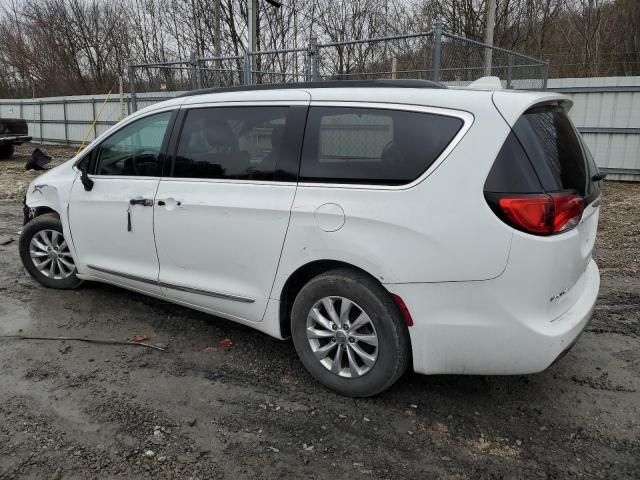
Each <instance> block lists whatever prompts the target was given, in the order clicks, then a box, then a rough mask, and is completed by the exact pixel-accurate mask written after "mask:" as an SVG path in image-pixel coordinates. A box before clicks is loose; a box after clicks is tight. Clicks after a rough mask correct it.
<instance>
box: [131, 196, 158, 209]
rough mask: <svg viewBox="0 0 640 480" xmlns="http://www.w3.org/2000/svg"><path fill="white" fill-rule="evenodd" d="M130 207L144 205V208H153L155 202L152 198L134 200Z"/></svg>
mask: <svg viewBox="0 0 640 480" xmlns="http://www.w3.org/2000/svg"><path fill="white" fill-rule="evenodd" d="M129 205H142V206H143V207H153V200H151V199H150V198H132V199H131V200H129Z"/></svg>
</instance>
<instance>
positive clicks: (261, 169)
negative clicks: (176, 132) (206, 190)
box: [172, 106, 299, 180]
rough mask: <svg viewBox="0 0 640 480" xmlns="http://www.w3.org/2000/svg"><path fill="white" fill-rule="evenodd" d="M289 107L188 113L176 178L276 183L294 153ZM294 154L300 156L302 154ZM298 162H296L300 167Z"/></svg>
mask: <svg viewBox="0 0 640 480" xmlns="http://www.w3.org/2000/svg"><path fill="white" fill-rule="evenodd" d="M291 111H292V109H291V108H290V107H287V106H247V107H213V108H194V109H192V110H189V111H188V112H187V115H186V119H185V120H184V124H183V127H182V132H181V134H180V140H179V142H178V147H177V151H176V155H175V162H174V165H173V171H172V176H173V177H179V178H210V179H235V180H274V179H276V176H277V175H276V173H277V171H278V169H279V168H281V166H282V165H283V164H284V163H287V164H289V163H290V160H291V159H290V158H289V157H290V156H292V152H293V151H294V150H295V148H294V149H292V148H290V147H291V145H289V143H296V144H297V145H298V147H297V148H299V140H298V141H295V139H293V140H292V141H291V142H289V140H287V138H286V135H285V133H286V131H287V130H286V129H287V118H288V116H289V114H290V112H291ZM295 155H299V150H298V151H297V153H296V154H295ZM297 161H298V159H297V158H295V162H296V163H297Z"/></svg>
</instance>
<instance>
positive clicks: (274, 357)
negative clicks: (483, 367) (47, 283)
mask: <svg viewBox="0 0 640 480" xmlns="http://www.w3.org/2000/svg"><path fill="white" fill-rule="evenodd" d="M29 148H30V147H29V146H24V147H22V148H21V149H20V150H19V155H18V156H17V157H16V159H15V161H2V162H0V198H2V199H3V200H1V201H0V238H1V237H5V238H6V237H13V238H14V239H15V240H16V241H13V242H12V243H9V244H7V245H4V246H0V334H5V335H6V334H18V333H22V334H25V335H46V336H81V337H85V336H86V337H92V338H112V339H118V340H125V339H128V338H130V337H132V336H133V335H147V336H149V337H150V342H152V343H155V344H164V345H166V346H167V348H168V352H167V353H164V352H161V351H156V350H148V349H145V348H143V347H133V346H120V345H95V344H89V343H80V342H71V341H68V342H58V341H25V340H22V341H20V340H7V339H4V340H0V479H9V478H34V479H35V478H38V479H41V478H55V479H62V478H64V479H67V478H78V479H79V478H96V477H100V478H115V477H120V478H146V477H149V478H228V479H236V478H240V479H242V478H246V479H249V478H251V479H254V478H265V479H271V478H277V477H281V478H331V479H334V480H336V479H347V478H375V479H378V478H381V479H384V478H389V479H395V478H398V479H400V478H402V479H414V478H415V479H418V478H420V479H424V478H452V479H467V478H469V479H471V478H474V479H475V478H569V477H570V478H589V479H591V478H607V479H610V478H635V479H637V478H640V319H639V317H640V278H639V275H638V269H639V260H640V245H639V241H638V238H639V237H640V184H624V183H615V182H608V183H606V185H605V189H604V199H603V207H602V213H601V226H600V234H599V238H598V242H597V246H596V251H595V257H596V259H597V261H598V263H599V265H600V268H601V272H602V287H601V291H600V298H599V301H598V303H597V307H596V311H595V314H594V318H593V320H592V322H591V323H590V324H589V326H588V327H587V330H586V332H585V333H584V335H583V336H582V337H581V338H580V340H579V341H578V343H577V345H576V346H575V347H574V349H573V350H571V351H570V352H569V354H568V355H567V356H565V357H564V358H563V359H562V360H561V361H560V362H559V363H557V364H556V365H554V366H552V367H551V368H549V369H548V370H547V371H545V372H543V373H540V374H537V375H530V376H510V377H481V376H475V377H466V376H432V377H426V376H420V375H416V374H412V373H409V374H407V375H406V376H405V377H403V378H402V379H401V380H400V382H399V383H398V384H397V385H396V386H394V387H393V388H391V389H390V390H389V391H387V392H385V393H383V394H381V395H379V396H378V397H376V398H373V399H367V400H353V399H348V398H344V397H340V396H337V395H335V394H332V393H330V392H328V391H326V390H324V389H323V388H322V387H320V386H319V385H318V384H317V383H316V382H314V380H313V379H312V378H310V376H309V375H308V374H307V373H306V372H305V371H304V369H303V367H302V365H301V364H300V362H299V361H298V359H297V357H296V354H295V351H294V348H293V346H292V344H291V343H290V342H280V341H277V340H273V339H271V338H268V337H266V336H264V335H262V334H260V333H257V332H254V331H251V330H249V329H247V328H243V327H241V326H238V325H235V324H233V323H231V322H228V321H225V320H221V319H217V318H215V317H210V316H207V315H204V314H201V313H197V312H194V311H191V310H187V309H185V308H182V307H178V306H175V305H172V304H169V303H164V302H161V301H158V300H155V299H152V298H148V297H145V296H142V295H139V294H135V293H132V292H128V291H126V290H120V289H118V288H115V287H111V286H108V285H101V284H94V283H86V284H85V285H84V286H83V287H82V288H81V289H79V290H76V291H55V290H47V289H45V288H42V287H40V286H39V285H37V284H36V283H35V282H34V281H33V280H32V279H31V278H30V277H29V276H28V275H27V274H26V273H25V271H24V270H23V268H22V266H21V264H20V260H19V258H18V252H17V232H18V231H19V230H20V228H21V225H22V213H21V205H20V203H19V200H20V199H21V197H22V194H23V192H24V188H25V187H26V185H27V183H28V181H30V179H31V178H33V177H34V174H32V173H26V172H24V170H23V164H24V160H25V158H26V155H25V154H26V153H27V152H28V151H29ZM46 150H48V151H49V153H51V154H53V155H54V156H56V161H60V160H63V159H64V158H68V157H69V156H71V155H70V154H69V149H67V150H65V149H60V148H56V149H53V148H47V149H46ZM227 338H228V339H231V341H232V342H233V345H231V346H229V347H228V348H225V347H224V346H222V345H221V344H220V342H221V341H222V340H223V339H227Z"/></svg>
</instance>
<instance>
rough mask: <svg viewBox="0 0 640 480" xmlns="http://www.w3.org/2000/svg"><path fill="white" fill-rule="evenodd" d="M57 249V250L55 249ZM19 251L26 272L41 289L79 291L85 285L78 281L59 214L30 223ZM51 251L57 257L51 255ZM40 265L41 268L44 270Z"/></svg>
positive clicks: (25, 230)
mask: <svg viewBox="0 0 640 480" xmlns="http://www.w3.org/2000/svg"><path fill="white" fill-rule="evenodd" d="M34 237H35V239H34ZM56 246H57V247H58V249H57V250H56V249H55V248H53V249H52V248H51V247H56ZM19 250H20V258H21V260H22V264H23V265H24V268H26V269H27V272H29V275H31V276H32V277H33V278H34V279H35V280H37V281H38V283H40V284H41V285H43V286H45V287H47V288H58V289H63V290H65V289H73V288H78V287H79V286H80V285H81V284H82V280H80V279H79V278H78V277H76V268H75V263H74V261H73V258H72V257H71V253H70V252H69V248H68V246H67V245H66V242H65V241H64V237H63V236H62V223H61V222H60V218H58V216H57V215H56V214H53V213H46V214H44V215H40V216H39V217H36V218H34V219H33V220H31V221H29V222H28V223H27V224H26V225H25V226H24V228H23V230H22V233H21V234H20V243H19ZM51 250H54V252H55V253H53V254H51V253H49V254H48V255H47V252H48V251H51ZM32 254H33V256H32ZM58 258H59V260H57V259H58ZM40 259H42V260H40ZM36 262H37V263H40V264H41V267H40V268H38V266H37V265H36ZM52 264H53V273H52V271H51V265H52Z"/></svg>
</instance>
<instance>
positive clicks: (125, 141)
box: [91, 112, 172, 177]
mask: <svg viewBox="0 0 640 480" xmlns="http://www.w3.org/2000/svg"><path fill="white" fill-rule="evenodd" d="M171 114H172V112H162V113H157V114H155V115H149V116H148V117H144V118H141V119H140V120H136V121H135V122H132V123H130V124H129V125H127V126H126V127H123V128H121V129H120V130H118V131H117V132H116V133H114V134H113V135H111V136H110V137H108V138H106V139H105V140H104V141H103V142H102V143H100V145H98V147H96V148H95V149H94V150H93V152H92V154H91V156H92V162H93V165H95V167H94V168H93V169H92V170H93V171H94V172H95V174H96V175H122V176H135V177H140V176H149V177H155V176H159V175H161V173H162V162H163V158H162V156H161V155H160V150H161V148H162V142H163V140H164V137H165V133H166V131H167V126H168V125H169V120H170V119H171Z"/></svg>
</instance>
